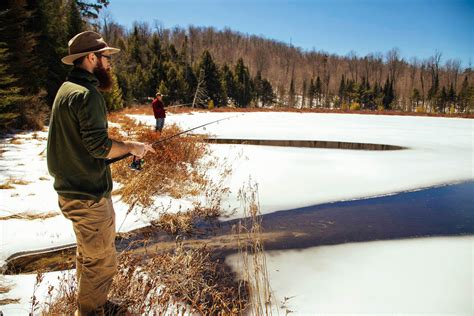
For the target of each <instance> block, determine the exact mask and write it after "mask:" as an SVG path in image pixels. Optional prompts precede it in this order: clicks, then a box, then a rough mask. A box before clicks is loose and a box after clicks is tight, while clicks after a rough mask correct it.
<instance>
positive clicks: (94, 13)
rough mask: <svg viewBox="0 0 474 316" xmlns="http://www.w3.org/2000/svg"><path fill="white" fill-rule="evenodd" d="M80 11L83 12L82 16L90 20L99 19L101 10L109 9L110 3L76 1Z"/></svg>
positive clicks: (102, 1)
mask: <svg viewBox="0 0 474 316" xmlns="http://www.w3.org/2000/svg"><path fill="white" fill-rule="evenodd" d="M75 1H76V3H77V5H78V7H79V9H80V10H81V14H82V16H84V17H85V18H88V19H97V18H98V17H99V13H100V10H102V9H103V8H105V7H107V6H108V5H109V3H110V1H109V0H96V1H92V2H91V1H84V0H82V1H80V0H75Z"/></svg>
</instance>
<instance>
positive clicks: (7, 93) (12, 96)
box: [0, 43, 26, 129]
mask: <svg viewBox="0 0 474 316" xmlns="http://www.w3.org/2000/svg"><path fill="white" fill-rule="evenodd" d="M8 55H9V54H8V49H7V48H6V44H5V43H0V129H4V128H5V127H7V126H8V125H11V124H13V123H14V121H13V120H14V119H15V118H16V117H17V116H18V115H19V105H20V103H23V102H25V100H26V98H25V97H24V96H22V94H21V88H20V87H19V86H17V85H16V83H17V81H18V79H17V78H15V77H14V76H13V75H12V74H11V73H9V69H8V66H7V63H8V57H9V56H8Z"/></svg>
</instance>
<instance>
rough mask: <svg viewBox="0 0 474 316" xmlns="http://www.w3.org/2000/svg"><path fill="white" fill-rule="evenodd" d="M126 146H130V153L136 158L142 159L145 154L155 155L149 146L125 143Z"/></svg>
mask: <svg viewBox="0 0 474 316" xmlns="http://www.w3.org/2000/svg"><path fill="white" fill-rule="evenodd" d="M127 145H128V146H130V153H131V154H132V155H134V156H136V157H138V158H142V157H143V156H145V155H146V153H147V152H152V153H155V150H154V149H153V147H152V146H151V145H150V144H145V143H139V142H127Z"/></svg>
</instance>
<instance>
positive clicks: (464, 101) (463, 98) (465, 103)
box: [458, 76, 469, 113]
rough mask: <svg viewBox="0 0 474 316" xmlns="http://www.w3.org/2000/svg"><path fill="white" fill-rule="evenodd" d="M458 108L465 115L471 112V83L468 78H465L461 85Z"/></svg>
mask: <svg viewBox="0 0 474 316" xmlns="http://www.w3.org/2000/svg"><path fill="white" fill-rule="evenodd" d="M458 107H459V112H461V113H464V112H465V111H466V110H469V83H468V80H467V76H465V77H464V80H463V82H462V85H461V91H459V97H458Z"/></svg>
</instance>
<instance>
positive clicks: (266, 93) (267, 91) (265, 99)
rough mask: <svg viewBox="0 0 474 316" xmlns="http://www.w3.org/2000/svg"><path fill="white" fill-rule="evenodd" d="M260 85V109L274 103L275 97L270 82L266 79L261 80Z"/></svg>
mask: <svg viewBox="0 0 474 316" xmlns="http://www.w3.org/2000/svg"><path fill="white" fill-rule="evenodd" d="M261 85H262V91H261V101H262V107H263V106H265V105H267V104H272V103H274V102H275V99H276V96H275V93H274V92H273V88H272V85H271V83H270V81H268V80H267V79H262V82H261Z"/></svg>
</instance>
